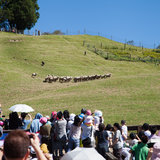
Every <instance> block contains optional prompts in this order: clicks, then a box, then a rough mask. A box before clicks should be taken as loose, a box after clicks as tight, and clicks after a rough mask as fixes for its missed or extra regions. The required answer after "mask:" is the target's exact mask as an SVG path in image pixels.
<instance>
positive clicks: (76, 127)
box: [68, 115, 83, 151]
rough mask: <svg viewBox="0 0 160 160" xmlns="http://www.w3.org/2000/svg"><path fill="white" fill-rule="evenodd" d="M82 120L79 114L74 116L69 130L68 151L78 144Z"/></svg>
mask: <svg viewBox="0 0 160 160" xmlns="http://www.w3.org/2000/svg"><path fill="white" fill-rule="evenodd" d="M82 122H83V120H81V119H80V118H79V116H78V115H77V116H75V117H74V123H73V124H72V125H71V128H70V132H69V144H68V151H71V150H73V149H75V148H76V147H79V146H80V136H81V123H82Z"/></svg>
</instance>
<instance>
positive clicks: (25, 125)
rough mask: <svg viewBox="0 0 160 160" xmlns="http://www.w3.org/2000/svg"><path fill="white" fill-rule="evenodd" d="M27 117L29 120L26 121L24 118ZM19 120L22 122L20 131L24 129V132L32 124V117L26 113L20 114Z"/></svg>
mask: <svg viewBox="0 0 160 160" xmlns="http://www.w3.org/2000/svg"><path fill="white" fill-rule="evenodd" d="M27 115H28V117H29V120H26V119H25V118H26V116H27ZM21 120H22V126H21V129H24V130H26V129H27V127H28V125H29V124H30V123H31V122H32V117H31V115H30V114H28V113H21Z"/></svg>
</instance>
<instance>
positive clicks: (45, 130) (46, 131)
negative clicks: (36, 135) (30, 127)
mask: <svg viewBox="0 0 160 160" xmlns="http://www.w3.org/2000/svg"><path fill="white" fill-rule="evenodd" d="M40 123H41V124H42V126H41V127H40V135H41V136H42V138H41V142H42V143H45V144H47V146H48V148H49V150H50V151H51V144H50V132H51V125H50V124H47V118H46V117H42V118H41V119H40Z"/></svg>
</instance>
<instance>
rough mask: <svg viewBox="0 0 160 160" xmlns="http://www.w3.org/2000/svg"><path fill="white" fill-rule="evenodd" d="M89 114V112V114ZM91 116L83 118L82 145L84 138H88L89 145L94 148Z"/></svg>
mask: <svg viewBox="0 0 160 160" xmlns="http://www.w3.org/2000/svg"><path fill="white" fill-rule="evenodd" d="M90 113H91V112H90ZM90 115H91V114H88V116H86V117H85V120H84V123H83V124H82V125H81V127H82V135H81V138H82V144H83V141H84V140H85V139H86V138H90V139H91V145H92V147H94V145H95V140H94V131H95V129H94V126H93V117H92V116H90Z"/></svg>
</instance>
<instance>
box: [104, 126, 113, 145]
mask: <svg viewBox="0 0 160 160" xmlns="http://www.w3.org/2000/svg"><path fill="white" fill-rule="evenodd" d="M105 130H106V132H107V133H108V138H109V144H108V147H109V146H112V138H113V127H112V125H111V124H107V125H106V128H105Z"/></svg>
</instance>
